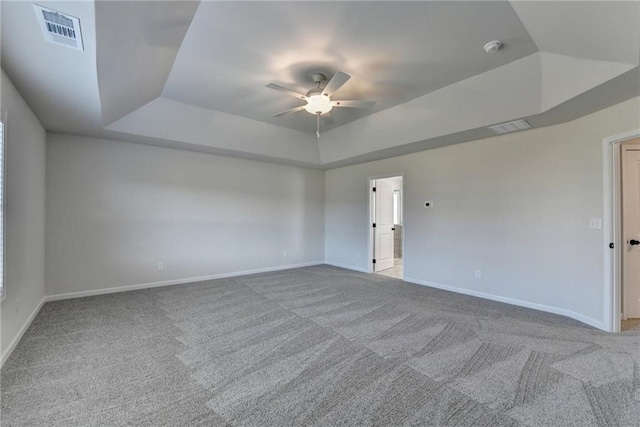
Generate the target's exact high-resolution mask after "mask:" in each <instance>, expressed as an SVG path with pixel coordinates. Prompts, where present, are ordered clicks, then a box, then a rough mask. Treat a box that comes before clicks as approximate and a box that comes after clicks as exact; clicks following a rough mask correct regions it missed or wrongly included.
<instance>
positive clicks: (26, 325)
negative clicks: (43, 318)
mask: <svg viewBox="0 0 640 427" xmlns="http://www.w3.org/2000/svg"><path fill="white" fill-rule="evenodd" d="M45 302H46V297H44V298H42V300H41V301H40V302H39V303H38V305H37V306H36V308H35V309H34V310H33V312H32V313H31V315H30V316H29V318H28V319H27V321H26V322H25V323H24V325H22V328H20V332H18V335H16V336H15V338H14V339H13V341H11V344H9V347H7V349H6V350H5V351H4V353H2V358H1V360H0V367H2V366H4V362H6V361H7V359H8V358H9V356H11V353H13V350H15V349H16V346H17V345H18V343H19V342H20V340H21V339H22V336H23V335H24V333H25V332H27V329H29V326H31V322H33V319H35V318H36V316H37V315H38V313H40V309H41V308H42V306H43V305H44V303H45Z"/></svg>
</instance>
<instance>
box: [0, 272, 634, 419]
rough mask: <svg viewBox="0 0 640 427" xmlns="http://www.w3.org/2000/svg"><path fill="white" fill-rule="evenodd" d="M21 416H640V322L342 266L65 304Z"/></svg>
mask: <svg viewBox="0 0 640 427" xmlns="http://www.w3.org/2000/svg"><path fill="white" fill-rule="evenodd" d="M1 386H2V397H1V399H2V425H3V426H115V425H149V426H192V425H198V426H218V425H231V426H234V425H241V426H261V427H262V426H315V425H322V426H339V425H364V426H369V425H378V426H401V425H412V426H492V427H496V426H518V425H526V426H580V427H587V426H638V425H639V423H640V331H637V330H635V331H627V332H624V333H621V334H618V335H612V334H606V333H603V332H599V331H596V330H594V329H592V328H590V327H588V326H584V325H582V324H580V323H578V322H575V321H572V320H569V319H565V318H562V317H559V316H554V315H550V314H546V313H540V312H536V311H533V310H528V309H523V308H518V307H514V306H509V305H504V304H500V303H496V302H491V301H486V300H482V299H477V298H471V297H466V296H462V295H458V294H452V293H448V292H444V291H439V290H434V289H429V288H426V287H421V286H417V285H411V284H406V283H402V282H401V281H399V280H396V279H392V278H387V277H384V276H381V275H375V274H371V275H367V274H361V273H355V272H351V271H347V270H342V269H338V268H333V267H329V266H318V267H309V268H303V269H296V270H287V271H280V272H274V273H265V274H258V275H252V276H244V277H237V278H232V279H222V280H215V281H210V282H201V283H196V284H191V285H179V286H171V287H165V288H155V289H147V290H141V291H135V292H127V293H119V294H111V295H105V296H99V297H90V298H81V299H73V300H66V301H59V302H52V303H47V304H46V305H45V306H44V308H43V309H42V311H41V313H40V314H39V315H38V317H37V318H36V319H35V321H34V323H33V325H32V326H31V328H30V329H29V331H28V332H27V333H26V335H25V336H24V338H23V340H22V341H21V343H20V344H19V345H18V347H17V348H16V350H15V351H14V353H13V355H12V356H11V357H10V359H9V360H8V361H7V363H6V364H5V367H4V368H3V370H2V383H1Z"/></svg>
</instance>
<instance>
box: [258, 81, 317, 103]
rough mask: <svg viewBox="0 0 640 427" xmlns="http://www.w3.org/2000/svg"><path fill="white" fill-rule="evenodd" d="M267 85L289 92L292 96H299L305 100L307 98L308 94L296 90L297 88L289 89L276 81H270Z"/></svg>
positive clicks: (270, 87)
mask: <svg viewBox="0 0 640 427" xmlns="http://www.w3.org/2000/svg"><path fill="white" fill-rule="evenodd" d="M267 87H268V88H269V89H274V90H279V91H280V92H284V93H286V94H289V95H291V96H295V97H296V98H299V99H305V100H306V99H307V95H303V94H301V93H298V92H296V91H295V90H292V89H287V88H286V87H283V86H280V85H277V84H275V83H269V84H268V85H267Z"/></svg>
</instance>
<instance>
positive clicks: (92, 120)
mask: <svg viewBox="0 0 640 427" xmlns="http://www.w3.org/2000/svg"><path fill="white" fill-rule="evenodd" d="M38 4H39V5H40V6H43V7H45V8H47V9H51V10H54V11H57V12H59V13H60V14H62V15H65V16H70V17H77V19H79V20H80V21H81V22H82V36H83V40H82V42H83V46H84V49H85V51H84V52H80V51H78V50H75V49H70V48H69V47H66V46H62V45H54V44H51V43H48V42H46V41H45V40H44V38H43V37H42V30H41V29H40V28H38V27H39V26H41V22H39V20H38V18H37V16H36V14H34V9H33V5H32V4H31V3H29V2H4V3H3V5H2V66H3V68H4V69H5V71H6V72H7V73H8V74H9V76H10V77H11V79H12V80H13V81H14V82H15V84H16V86H18V89H19V90H20V91H21V92H22V93H23V94H24V96H25V98H26V99H27V101H28V102H29V103H30V105H32V106H33V108H34V110H35V112H36V114H38V117H39V118H40V119H41V121H42V122H43V124H44V125H45V127H47V129H49V130H54V131H59V132H70V133H82V134H86V135H94V136H98V137H109V138H117V139H125V140H129V141H134V142H140V143H147V144H156V145H163V146H170V147H176V148H183V149H189V150H197V151H203V152H211V153H219V154H226V155H234V156H242V157H248V158H255V159H262V160H271V161H277V162H285V163H293V164H300V165H310V166H316V167H325V168H326V167H335V166H340V165H345V164H351V163H356V162H361V161H367V160H374V159H378V158H383V157H388V156H393V155H398V154H404V153H409V152H415V151H418V150H424V149H428V148H433V147H438V146H443V145H447V144H453V143H459V142H464V141H468V140H471V139H478V138H484V137H488V136H491V135H493V133H492V132H491V131H490V130H489V129H488V127H490V126H493V125H496V124H500V123H506V122H511V121H514V120H518V119H526V120H527V121H528V122H529V123H530V124H531V125H533V126H534V127H538V126H544V125H549V124H553V123H559V122H562V121H566V120H571V119H573V118H576V117H578V116H579V115H583V114H587V113H590V112H593V111H597V110H598V109H602V108H605V107H607V106H609V105H612V104H614V103H617V102H621V101H624V100H626V99H629V98H631V97H633V96H637V95H639V94H640V87H639V86H640V84H639V83H638V82H639V80H638V78H639V71H638V70H639V69H638V64H639V62H640V60H639V52H640V19H639V18H640V3H638V2H616V1H608V2H589V1H586V2H560V1H558V2H555V1H553V2H507V1H495V2H491V1H489V2H484V1H483V2H477V1H469V2H457V1H456V2H450V1H442V2H439V1H428V2H366V1H340V2H324V1H318V2H313V1H312V2H259V1H256V2H217V1H206V2H192V1H175V2H172V1H162V2H151V1H149V2H133V1H132V2H125V1H97V2H94V1H78V2H52V1H42V2H38ZM497 41H499V43H495V42H497ZM490 42H491V43H490ZM485 45H486V46H485ZM487 51H489V52H491V54H487ZM52 63H56V64H60V63H64V64H65V67H51V66H50V64H52ZM344 75H348V76H350V77H351V78H349V79H347V80H346V81H342V80H338V81H340V82H342V84H341V85H340V89H339V91H338V93H337V94H335V96H334V94H333V93H331V94H328V93H323V91H322V90H323V87H325V85H327V86H329V85H330V84H331V82H332V81H333V79H335V78H336V77H335V76H339V77H341V78H342V79H343V76H344ZM322 77H324V79H323V78H322ZM314 82H315V83H314ZM269 83H273V86H278V87H281V88H286V89H287V90H289V91H290V92H291V93H295V94H297V95H298V96H283V93H281V92H279V91H275V90H272V89H269V88H268V87H265V85H268V84H269ZM272 88H273V87H272ZM310 89H312V90H316V91H318V90H320V91H319V92H318V93H316V92H309V90H310ZM323 94H324V95H328V96H329V100H327V99H325V98H324V97H322V96H321V95H323ZM300 95H301V96H303V97H305V98H302V97H301V96H300ZM313 96H317V97H316V98H317V99H316V98H313V99H314V102H316V101H317V103H316V104H312V105H315V106H314V107H312V106H309V107H308V109H311V110H313V109H314V108H316V111H315V112H313V113H312V114H308V113H307V112H306V111H304V109H305V107H306V106H308V105H309V104H310V102H307V100H309V99H311V97H313ZM338 100H356V101H375V104H367V107H369V108H335V107H337V105H336V104H335V102H337V101H338ZM323 103H324V104H323ZM341 106H345V105H341ZM328 107H331V111H330V113H331V119H330V120H325V121H323V122H322V123H321V130H322V137H321V138H320V139H319V140H318V139H317V138H316V132H317V119H318V117H317V115H316V114H315V113H316V112H318V111H324V110H326V109H327V108H328ZM285 111H300V112H299V113H296V114H281V115H278V114H276V117H274V113H277V112H285ZM323 114H326V113H323Z"/></svg>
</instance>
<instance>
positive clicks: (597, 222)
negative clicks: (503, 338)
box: [589, 218, 602, 230]
mask: <svg viewBox="0 0 640 427" xmlns="http://www.w3.org/2000/svg"><path fill="white" fill-rule="evenodd" d="M589 228H593V229H594V230H600V229H602V218H591V219H589Z"/></svg>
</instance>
